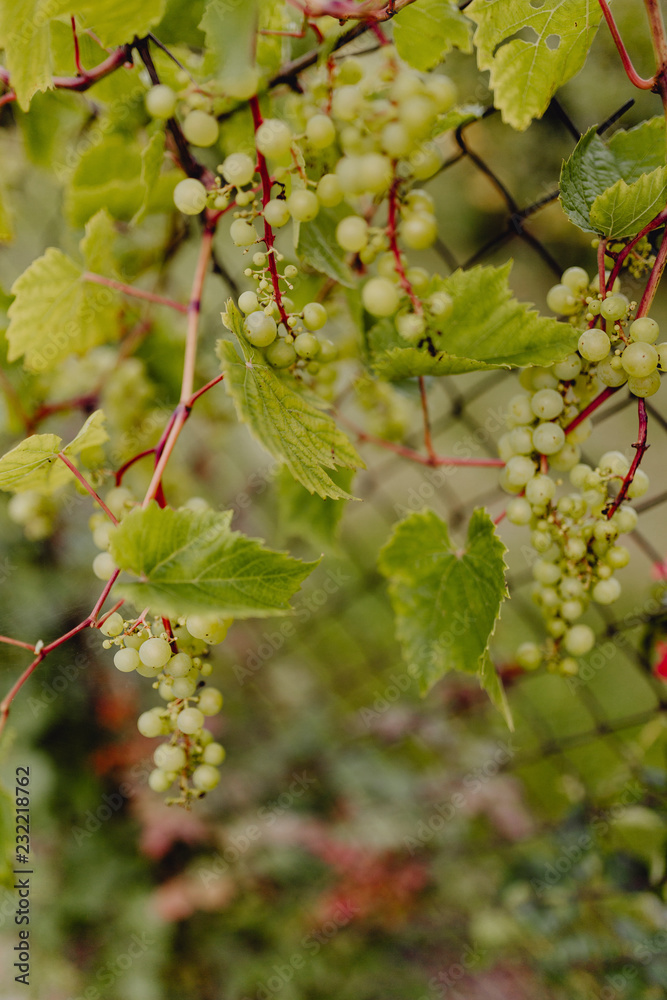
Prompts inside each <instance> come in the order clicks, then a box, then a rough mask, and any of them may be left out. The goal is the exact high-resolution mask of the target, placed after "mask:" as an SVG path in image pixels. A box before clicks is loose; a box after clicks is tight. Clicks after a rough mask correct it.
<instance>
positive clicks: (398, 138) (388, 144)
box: [380, 122, 414, 160]
mask: <svg viewBox="0 0 667 1000" xmlns="http://www.w3.org/2000/svg"><path fill="white" fill-rule="evenodd" d="M380 145H381V147H382V149H383V150H384V152H385V153H387V154H388V155H389V156H391V158H392V159H394V160H400V159H403V158H404V157H406V156H408V155H409V154H410V153H411V152H412V150H413V148H414V140H413V138H412V136H411V135H410V133H409V132H408V130H407V128H406V127H405V125H403V124H401V122H388V123H387V124H386V125H385V126H384V128H383V129H382V133H381V136H380Z"/></svg>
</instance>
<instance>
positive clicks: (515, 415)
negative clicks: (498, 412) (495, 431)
mask: <svg viewBox="0 0 667 1000" xmlns="http://www.w3.org/2000/svg"><path fill="white" fill-rule="evenodd" d="M507 414H508V416H509V417H511V419H512V421H513V422H514V423H515V424H530V423H532V422H533V419H534V417H535V414H534V413H533V408H532V405H531V397H530V396H527V395H525V394H521V395H518V396H512V398H511V399H510V401H509V403H508V404H507Z"/></svg>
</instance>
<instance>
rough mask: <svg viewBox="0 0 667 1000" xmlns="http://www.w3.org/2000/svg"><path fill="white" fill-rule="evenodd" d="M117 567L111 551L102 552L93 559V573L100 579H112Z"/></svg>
mask: <svg viewBox="0 0 667 1000" xmlns="http://www.w3.org/2000/svg"><path fill="white" fill-rule="evenodd" d="M117 569H118V567H117V566H116V564H115V562H114V560H113V556H112V555H111V553H110V552H100V553H98V555H96V556H95V558H94V559H93V573H94V574H95V576H96V577H97V579H98V580H104V581H107V580H110V579H111V577H112V576H113V575H114V573H115V572H116V570H117Z"/></svg>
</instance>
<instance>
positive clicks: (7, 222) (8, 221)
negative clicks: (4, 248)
mask: <svg viewBox="0 0 667 1000" xmlns="http://www.w3.org/2000/svg"><path fill="white" fill-rule="evenodd" d="M13 238H14V226H13V225H12V218H11V215H10V212H9V208H8V207H7V192H6V191H5V188H4V185H0V242H2V243H9V242H10V240H12V239H13Z"/></svg>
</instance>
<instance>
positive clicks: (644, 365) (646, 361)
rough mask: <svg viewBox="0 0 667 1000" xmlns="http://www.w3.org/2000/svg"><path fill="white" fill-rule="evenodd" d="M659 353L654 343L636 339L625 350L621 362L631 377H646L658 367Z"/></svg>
mask: <svg viewBox="0 0 667 1000" xmlns="http://www.w3.org/2000/svg"><path fill="white" fill-rule="evenodd" d="M658 360H659V355H658V352H657V351H656V349H655V347H653V345H652V344H646V343H644V342H643V341H634V342H633V343H631V344H628V346H627V347H626V348H625V350H624V351H623V354H622V355H621V362H622V364H623V367H624V368H625V370H626V372H627V373H628V375H629V376H630V377H631V378H645V377H646V376H647V375H650V374H651V373H652V372H654V371H655V370H656V368H657V367H658Z"/></svg>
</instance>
